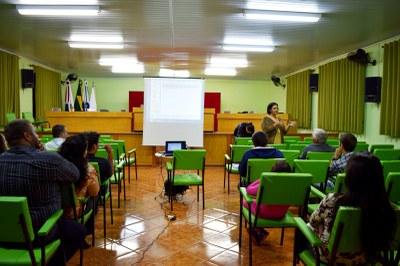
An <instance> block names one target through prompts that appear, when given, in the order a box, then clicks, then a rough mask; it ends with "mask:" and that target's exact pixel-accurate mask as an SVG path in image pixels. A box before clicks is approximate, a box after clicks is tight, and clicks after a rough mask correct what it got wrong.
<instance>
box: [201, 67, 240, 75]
mask: <svg viewBox="0 0 400 266" xmlns="http://www.w3.org/2000/svg"><path fill="white" fill-rule="evenodd" d="M236 73H237V72H236V69H234V68H214V67H208V68H206V70H205V71H204V74H206V75H208V76H236Z"/></svg>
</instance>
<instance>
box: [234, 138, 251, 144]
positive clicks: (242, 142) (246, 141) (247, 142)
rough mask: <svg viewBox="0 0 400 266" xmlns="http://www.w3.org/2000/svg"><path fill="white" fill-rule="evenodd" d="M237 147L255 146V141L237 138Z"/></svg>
mask: <svg viewBox="0 0 400 266" xmlns="http://www.w3.org/2000/svg"><path fill="white" fill-rule="evenodd" d="M249 143H250V144H249ZM235 145H253V141H252V140H251V137H236V138H235Z"/></svg>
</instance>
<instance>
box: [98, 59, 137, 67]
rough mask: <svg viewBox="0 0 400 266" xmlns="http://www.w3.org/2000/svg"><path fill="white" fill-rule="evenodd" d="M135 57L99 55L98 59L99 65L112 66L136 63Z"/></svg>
mask: <svg viewBox="0 0 400 266" xmlns="http://www.w3.org/2000/svg"><path fill="white" fill-rule="evenodd" d="M138 63H139V62H138V60H137V59H136V57H101V58H100V60H99V65H101V66H114V65H121V64H125V65H128V64H131V65H134V64H138Z"/></svg>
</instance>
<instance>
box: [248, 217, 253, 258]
mask: <svg viewBox="0 0 400 266" xmlns="http://www.w3.org/2000/svg"><path fill="white" fill-rule="evenodd" d="M249 212H251V211H249ZM249 220H250V221H249V265H250V266H251V265H253V258H252V256H253V255H252V249H253V248H252V244H253V242H252V241H251V232H252V223H251V215H250V216H249Z"/></svg>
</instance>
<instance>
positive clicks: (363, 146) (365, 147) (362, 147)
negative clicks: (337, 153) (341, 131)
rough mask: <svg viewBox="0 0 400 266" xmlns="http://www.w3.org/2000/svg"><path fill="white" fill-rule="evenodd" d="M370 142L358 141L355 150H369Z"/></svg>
mask: <svg viewBox="0 0 400 266" xmlns="http://www.w3.org/2000/svg"><path fill="white" fill-rule="evenodd" d="M368 148H369V144H368V143H363V142H357V145H356V147H355V149H354V152H363V151H368Z"/></svg>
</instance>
